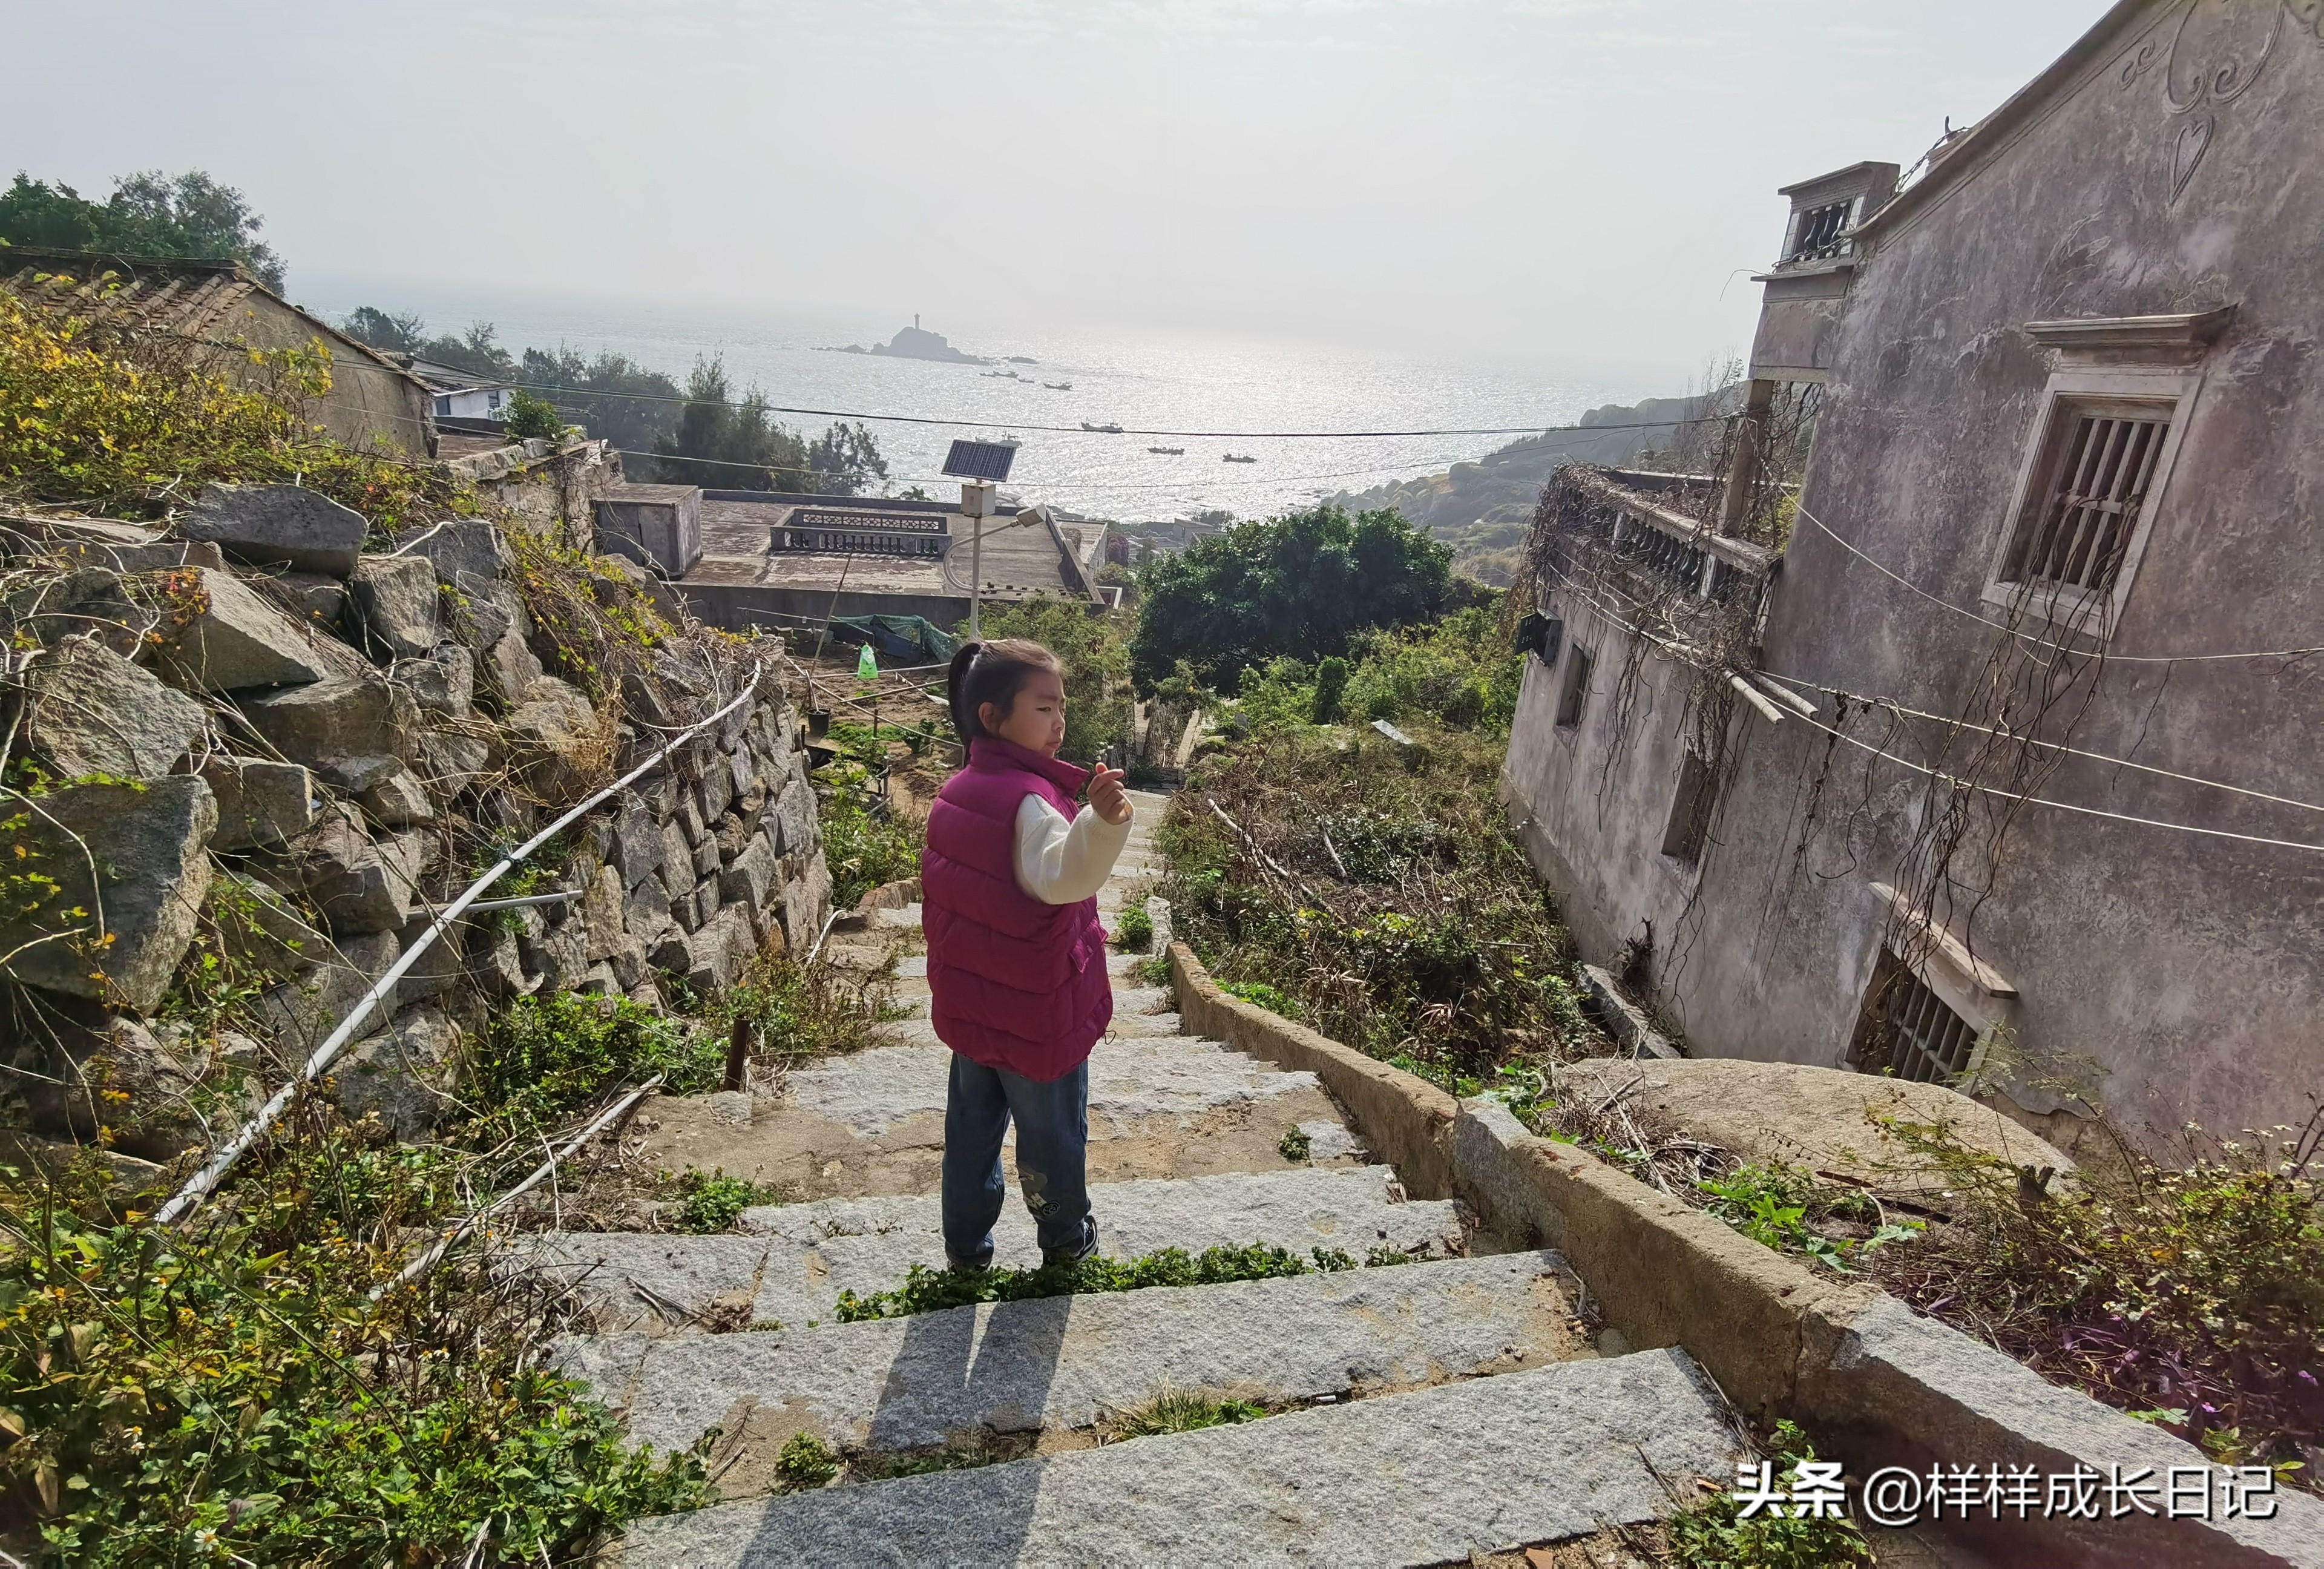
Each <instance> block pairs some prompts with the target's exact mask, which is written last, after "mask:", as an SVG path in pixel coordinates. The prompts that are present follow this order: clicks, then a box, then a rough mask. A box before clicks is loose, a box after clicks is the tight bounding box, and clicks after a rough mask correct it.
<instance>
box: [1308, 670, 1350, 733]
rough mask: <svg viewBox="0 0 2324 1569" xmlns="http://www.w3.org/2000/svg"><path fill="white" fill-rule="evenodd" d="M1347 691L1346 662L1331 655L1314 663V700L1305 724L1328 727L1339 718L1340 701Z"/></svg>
mask: <svg viewBox="0 0 2324 1569" xmlns="http://www.w3.org/2000/svg"><path fill="white" fill-rule="evenodd" d="M1347 690H1348V661H1347V660H1343V659H1342V658H1341V657H1340V656H1339V655H1337V654H1332V655H1330V656H1328V657H1326V658H1324V659H1322V660H1317V661H1316V662H1315V698H1314V703H1313V704H1311V705H1310V706H1309V707H1308V711H1307V722H1308V723H1309V724H1311V725H1329V724H1331V723H1332V722H1333V720H1335V719H1337V718H1338V717H1339V716H1340V699H1341V698H1342V697H1344V696H1345V695H1346V693H1347Z"/></svg>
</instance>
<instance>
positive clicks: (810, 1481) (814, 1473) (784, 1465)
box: [775, 1433, 839, 1492]
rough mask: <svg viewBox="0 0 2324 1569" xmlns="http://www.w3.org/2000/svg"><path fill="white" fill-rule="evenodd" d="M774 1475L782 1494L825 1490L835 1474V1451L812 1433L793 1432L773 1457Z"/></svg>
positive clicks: (837, 1467)
mask: <svg viewBox="0 0 2324 1569" xmlns="http://www.w3.org/2000/svg"><path fill="white" fill-rule="evenodd" d="M775 1474H776V1475H777V1476H778V1477H779V1478H781V1479H782V1484H783V1491H785V1492H805V1491H807V1490H808V1489H809V1488H817V1487H827V1486H829V1485H830V1482H831V1479H832V1478H833V1477H835V1476H837V1475H838V1474H839V1452H838V1451H837V1450H835V1449H834V1448H832V1446H831V1445H830V1444H825V1442H824V1441H823V1440H822V1439H820V1438H817V1437H816V1435H814V1434H812V1433H794V1434H792V1435H791V1439H790V1442H789V1443H788V1444H784V1445H783V1452H782V1453H781V1454H779V1455H777V1456H776V1457H775Z"/></svg>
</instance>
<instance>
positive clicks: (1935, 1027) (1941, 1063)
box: [1849, 951, 1981, 1084]
mask: <svg viewBox="0 0 2324 1569" xmlns="http://www.w3.org/2000/svg"><path fill="white" fill-rule="evenodd" d="M1980 1033H1981V1032H1980V1031H1979V1030H1978V1028H1977V1026H1975V1025H1973V1024H1971V1023H1970V1022H1969V1020H1966V1019H1963V1018H1962V1017H1961V1016H1960V1014H1958V1013H1956V1012H1954V1011H1952V1009H1951V1008H1950V1007H1948V1006H1947V1005H1946V1003H1945V1001H1944V999H1942V998H1941V997H1939V996H1938V995H1937V994H1936V993H1935V992H1932V991H1931V990H1930V989H1929V984H1928V983H1927V982H1925V981H1923V980H1922V979H1921V977H1920V976H1918V975H1916V974H1914V973H1913V971H1912V970H1911V968H1910V967H1909V966H1907V965H1906V964H1904V962H1903V961H1902V960H1901V959H1899V958H1897V957H1896V955H1895V954H1893V953H1890V952H1886V951H1883V952H1882V954H1881V955H1880V964H1879V966H1878V969H1877V971H1876V973H1875V974H1874V976H1873V981H1872V990H1871V992H1870V993H1869V995H1867V998H1866V999H1865V1010H1864V1017H1863V1019H1862V1020H1861V1021H1860V1022H1859V1023H1858V1026H1857V1034H1856V1045H1855V1048H1854V1050H1853V1051H1852V1052H1850V1054H1849V1055H1850V1056H1852V1057H1855V1059H1856V1063H1857V1066H1858V1067H1859V1068H1861V1069H1862V1070H1863V1071H1864V1072H1866V1073H1876V1074H1877V1073H1888V1074H1893V1075H1895V1076H1896V1077H1897V1078H1900V1079H1910V1080H1912V1081H1913V1082H1914V1083H1915V1084H1950V1083H1951V1082H1952V1081H1953V1080H1954V1079H1957V1078H1959V1077H1960V1076H1961V1075H1963V1074H1965V1073H1967V1072H1969V1069H1970V1068H1971V1067H1972V1066H1975V1065H1976V1060H1977V1046H1978V1037H1979V1035H1980Z"/></svg>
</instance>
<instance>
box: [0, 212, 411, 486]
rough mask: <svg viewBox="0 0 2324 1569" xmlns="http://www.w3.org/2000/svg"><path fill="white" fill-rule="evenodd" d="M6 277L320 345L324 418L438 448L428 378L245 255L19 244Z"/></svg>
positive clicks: (359, 440)
mask: <svg viewBox="0 0 2324 1569" xmlns="http://www.w3.org/2000/svg"><path fill="white" fill-rule="evenodd" d="M0 283H5V285H6V286H7V288H8V289H9V290H10V291H13V292H14V293H15V294H16V295H17V296H18V297H19V298H21V299H23V300H30V301H32V302H34V303H37V304H43V305H47V306H49V307H50V308H51V309H57V310H60V311H69V312H70V313H72V314H74V315H76V316H83V317H89V318H97V319H103V320H106V321H110V322H113V323H115V324H118V325H122V326H125V327H130V328H136V329H139V330H141V331H144V332H148V333H155V334H161V335H166V336H171V337H180V338H184V339H187V340H189V341H191V342H195V343H198V344H203V345H212V346H217V347H218V348H221V349H229V350H240V349H244V348H253V349H294V348H301V349H302V348H309V347H312V346H317V345H319V346H322V347H323V348H325V349H327V350H328V351H329V353H330V355H331V390H330V391H329V392H326V393H325V394H324V395H323V396H321V397H320V398H318V399H315V400H313V401H312V403H311V404H310V406H309V411H310V412H311V414H312V415H313V417H314V420H315V422H316V423H317V424H318V425H320V426H322V427H323V429H326V430H328V431H329V432H330V433H331V434H332V435H334V436H336V437H337V438H339V439H340V440H342V441H346V442H350V443H353V444H354V445H355V446H357V447H365V448H380V447H395V448H401V449H403V450H404V451H406V452H410V453H412V454H415V455H420V456H426V457H434V456H435V455H436V425H435V418H434V407H433V405H432V403H431V402H430V401H429V390H428V387H427V385H426V384H425V383H422V382H421V381H420V378H419V377H417V376H415V375H413V374H411V373H410V371H408V370H406V369H405V368H404V367H403V366H402V365H398V364H397V363H396V362H395V361H393V360H392V359H390V358H388V357H387V356H386V355H383V354H381V353H380V352H379V351H378V350H377V349H374V348H373V347H372V346H370V345H368V344H365V343H364V342H362V341H360V340H359V339H356V338H354V337H348V336H347V335H346V333H344V332H342V331H340V330H339V329H338V328H336V327H333V326H332V325H331V324H330V323H329V322H327V321H325V320H324V319H323V318H321V317H319V316H315V315H312V314H310V313H309V312H308V311H305V310H301V309H300V308H299V307H297V306H295V305H292V304H291V303H290V302H289V301H288V300H283V299H282V298H281V297H280V296H279V295H277V294H275V293H274V292H273V291H271V290H269V289H268V288H267V287H266V285H265V284H263V283H262V282H260V281H259V280H258V277H257V275H256V274H255V273H254V272H251V270H250V269H249V268H247V267H245V266H244V265H242V263H239V262H229V261H217V262H209V261H196V260H189V259H187V258H184V257H178V256H159V257H154V256H113V255H97V254H90V253H86V252H81V251H50V250H41V249H36V248H34V247H32V246H28V245H11V246H8V247H7V248H6V249H5V251H0ZM219 364H220V365H221V366H222V368H224V369H225V370H226V372H227V373H228V374H242V373H244V372H246V371H247V370H248V368H249V367H248V365H247V361H246V359H244V358H243V357H242V356H240V355H235V354H228V355H223V356H222V357H221V359H220V360H219Z"/></svg>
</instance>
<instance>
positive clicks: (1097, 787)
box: [1089, 763, 1130, 828]
mask: <svg viewBox="0 0 2324 1569" xmlns="http://www.w3.org/2000/svg"><path fill="white" fill-rule="evenodd" d="M1126 777H1128V776H1127V775H1125V774H1124V773H1123V772H1122V771H1121V770H1120V769H1118V768H1108V767H1106V766H1105V765H1104V764H1103V763H1100V764H1098V766H1097V771H1096V772H1094V773H1093V774H1091V775H1090V782H1089V804H1090V806H1091V808H1092V809H1093V810H1094V811H1095V812H1096V813H1097V815H1098V816H1099V817H1103V818H1104V819H1105V820H1106V821H1107V822H1109V823H1111V824H1112V825H1113V826H1115V827H1117V828H1119V827H1120V826H1121V825H1122V824H1124V823H1126V822H1128V821H1130V797H1129V796H1128V795H1127V794H1125V793H1124V792H1123V790H1122V788H1121V781H1122V780H1123V779H1125V778H1126Z"/></svg>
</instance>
